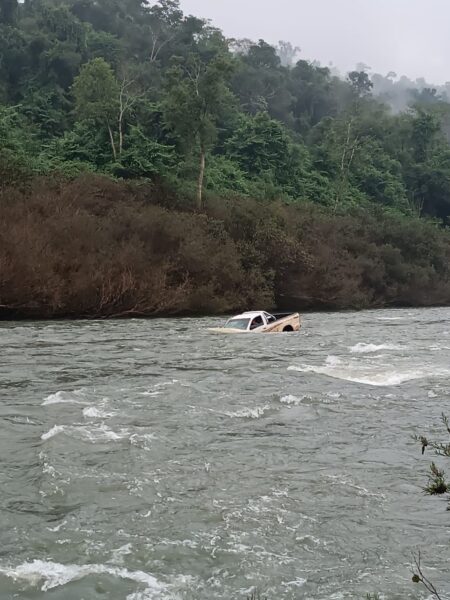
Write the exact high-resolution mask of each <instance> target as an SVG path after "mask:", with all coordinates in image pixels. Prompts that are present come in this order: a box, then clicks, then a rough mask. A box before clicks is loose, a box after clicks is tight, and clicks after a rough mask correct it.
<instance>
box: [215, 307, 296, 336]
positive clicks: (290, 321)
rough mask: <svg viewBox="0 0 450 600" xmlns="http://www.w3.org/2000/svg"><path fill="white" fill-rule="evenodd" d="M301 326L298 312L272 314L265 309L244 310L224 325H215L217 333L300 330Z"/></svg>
mask: <svg viewBox="0 0 450 600" xmlns="http://www.w3.org/2000/svg"><path fill="white" fill-rule="evenodd" d="M300 327H301V323H300V315H299V314H298V313H282V314H280V313H276V314H270V313H268V312H265V311H252V312H244V313H242V314H241V315H236V316H235V317H232V318H231V319H228V321H227V322H226V323H225V325H224V326H223V327H213V328H211V329H210V331H214V332H216V333H249V332H251V333H281V332H288V331H298V330H299V329H300Z"/></svg>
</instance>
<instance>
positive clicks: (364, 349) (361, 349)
mask: <svg viewBox="0 0 450 600" xmlns="http://www.w3.org/2000/svg"><path fill="white" fill-rule="evenodd" d="M349 350H350V352H351V353H352V354H370V353H372V352H379V351H380V350H401V347H400V346H395V345H394V344H364V343H359V344H356V345H355V346H352V347H351V348H349Z"/></svg>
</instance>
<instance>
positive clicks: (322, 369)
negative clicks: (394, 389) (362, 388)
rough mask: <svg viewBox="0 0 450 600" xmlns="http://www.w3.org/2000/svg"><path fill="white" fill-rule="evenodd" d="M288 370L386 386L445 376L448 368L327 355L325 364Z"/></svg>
mask: <svg viewBox="0 0 450 600" xmlns="http://www.w3.org/2000/svg"><path fill="white" fill-rule="evenodd" d="M288 371H298V372H300V373H316V374H318V375H325V376H327V377H333V378H335V379H341V380H344V381H349V382H351V383H361V384H363V385H372V386H380V387H388V386H394V385H401V384H402V383H405V382H407V381H413V380H415V379H426V378H429V377H444V376H447V375H448V374H449V373H450V371H449V370H427V369H418V368H414V369H407V370H396V369H393V368H392V366H387V365H381V364H377V365H374V364H369V365H368V364H361V363H356V362H355V363H347V364H345V363H343V362H342V361H341V359H339V358H338V357H337V356H329V357H328V358H327V360H326V365H325V366H315V365H291V366H290V367H288Z"/></svg>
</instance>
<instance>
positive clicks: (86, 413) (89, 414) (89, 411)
mask: <svg viewBox="0 0 450 600" xmlns="http://www.w3.org/2000/svg"><path fill="white" fill-rule="evenodd" d="M113 416H114V413H110V412H106V411H105V410H101V409H100V408H97V407H96V406H88V407H86V408H83V417H85V418H87V419H89V418H91V419H108V418H109V417H113Z"/></svg>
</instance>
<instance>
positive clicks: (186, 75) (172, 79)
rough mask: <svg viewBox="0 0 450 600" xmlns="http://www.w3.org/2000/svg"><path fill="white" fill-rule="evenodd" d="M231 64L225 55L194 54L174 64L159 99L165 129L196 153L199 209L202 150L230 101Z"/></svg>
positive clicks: (199, 204) (208, 144)
mask: <svg viewBox="0 0 450 600" xmlns="http://www.w3.org/2000/svg"><path fill="white" fill-rule="evenodd" d="M232 70H233V65H232V62H231V60H230V59H229V57H228V56H226V55H223V54H218V55H216V56H215V57H214V58H212V59H211V60H210V61H205V60H202V59H201V58H200V56H199V55H198V54H191V55H190V56H189V57H188V58H187V59H186V60H183V61H178V63H177V64H175V65H174V66H173V67H172V69H171V70H170V71H169V73H168V75H167V77H168V78H167V84H166V95H165V98H164V100H163V111H164V118H165V121H166V124H167V126H168V127H169V129H170V130H172V131H173V132H174V134H175V135H176V136H177V137H178V139H179V141H180V143H181V145H182V146H184V147H185V148H187V149H189V150H192V149H193V147H194V144H196V145H197V147H198V150H199V159H200V160H199V172H198V182H197V208H198V209H199V210H200V209H201V208H202V197H203V179H204V175H205V166H206V151H207V149H208V148H210V147H211V146H212V145H213V144H214V141H215V139H216V136H217V121H218V119H219V117H220V115H221V113H222V111H223V109H224V107H225V105H226V104H227V103H229V102H230V101H231V95H230V91H229V88H228V85H227V84H228V81H229V78H230V75H231V73H232Z"/></svg>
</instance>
